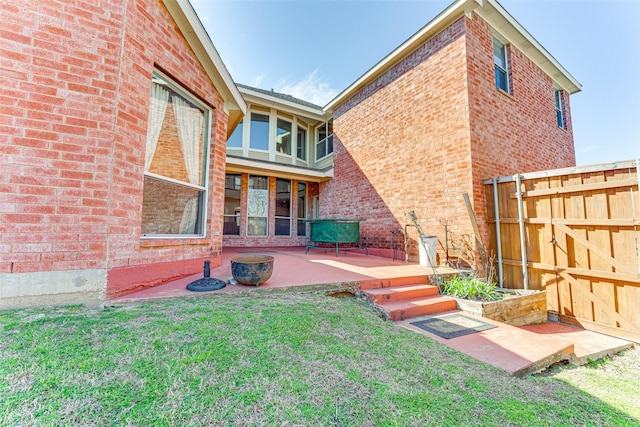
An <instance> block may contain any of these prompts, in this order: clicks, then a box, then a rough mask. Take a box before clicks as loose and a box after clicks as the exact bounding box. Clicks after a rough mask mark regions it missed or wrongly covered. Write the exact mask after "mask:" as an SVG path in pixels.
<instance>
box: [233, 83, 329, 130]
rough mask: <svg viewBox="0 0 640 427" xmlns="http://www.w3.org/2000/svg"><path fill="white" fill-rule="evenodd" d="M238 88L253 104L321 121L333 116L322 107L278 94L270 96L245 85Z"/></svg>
mask: <svg viewBox="0 0 640 427" xmlns="http://www.w3.org/2000/svg"><path fill="white" fill-rule="evenodd" d="M238 90H239V91H240V93H241V94H242V96H243V97H244V99H245V100H246V101H247V102H248V103H250V104H253V105H260V106H263V107H271V108H275V109H277V110H279V111H284V112H287V113H290V114H293V115H296V116H300V117H307V118H311V119H314V120H317V121H319V122H324V121H327V120H328V119H329V118H331V116H330V115H327V114H325V112H324V111H323V110H322V109H321V108H312V107H309V106H306V105H302V104H297V103H295V102H291V101H287V100H286V99H282V98H278V97H277V96H269V95H267V94H264V93H262V92H258V91H255V90H251V89H248V88H245V87H239V88H238Z"/></svg>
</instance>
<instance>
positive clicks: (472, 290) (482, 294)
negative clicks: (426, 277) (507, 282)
mask: <svg viewBox="0 0 640 427" xmlns="http://www.w3.org/2000/svg"><path fill="white" fill-rule="evenodd" d="M442 293H443V294H444V295H450V296H453V297H456V298H464V299H469V300H473V301H497V300H499V299H502V295H501V294H500V292H498V290H497V289H496V284H495V283H491V282H487V281H486V280H484V279H481V278H478V277H458V276H456V277H454V278H453V279H451V280H448V281H446V282H444V283H443V284H442Z"/></svg>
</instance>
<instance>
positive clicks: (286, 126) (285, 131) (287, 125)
mask: <svg viewBox="0 0 640 427" xmlns="http://www.w3.org/2000/svg"><path fill="white" fill-rule="evenodd" d="M276 151H277V152H278V153H280V154H286V155H287V156H290V155H291V122H288V121H286V120H282V119H278V120H277V127H276Z"/></svg>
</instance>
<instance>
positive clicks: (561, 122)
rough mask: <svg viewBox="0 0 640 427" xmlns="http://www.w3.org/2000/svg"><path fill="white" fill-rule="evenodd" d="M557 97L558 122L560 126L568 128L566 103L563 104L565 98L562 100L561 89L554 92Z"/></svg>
mask: <svg viewBox="0 0 640 427" xmlns="http://www.w3.org/2000/svg"><path fill="white" fill-rule="evenodd" d="M554 96H555V99H556V122H557V123H558V127H561V128H562V129H566V127H565V126H566V124H565V121H564V113H563V110H564V108H563V107H564V104H563V100H562V91H561V90H557V89H556V90H555V93H554Z"/></svg>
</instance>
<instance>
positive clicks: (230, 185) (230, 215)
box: [222, 174, 242, 236]
mask: <svg viewBox="0 0 640 427" xmlns="http://www.w3.org/2000/svg"><path fill="white" fill-rule="evenodd" d="M241 183H242V177H241V175H231V174H227V175H226V176H225V179H224V228H223V232H222V234H224V235H228V236H239V235H240V189H241Z"/></svg>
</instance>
